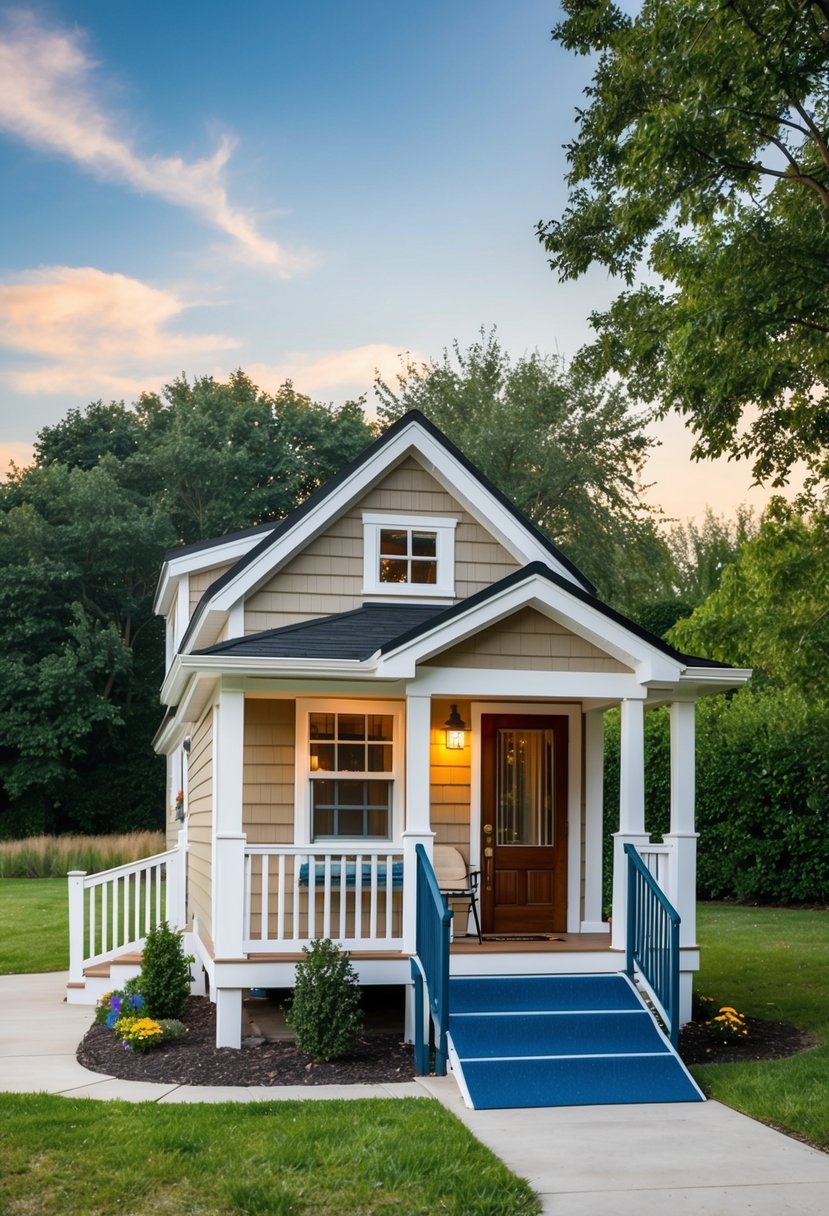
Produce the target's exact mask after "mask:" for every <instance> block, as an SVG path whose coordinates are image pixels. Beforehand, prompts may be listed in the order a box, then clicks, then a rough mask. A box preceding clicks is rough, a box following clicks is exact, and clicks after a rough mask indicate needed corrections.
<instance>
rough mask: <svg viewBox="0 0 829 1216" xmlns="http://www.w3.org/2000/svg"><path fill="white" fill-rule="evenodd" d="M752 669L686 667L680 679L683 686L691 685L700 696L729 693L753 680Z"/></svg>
mask: <svg viewBox="0 0 829 1216" xmlns="http://www.w3.org/2000/svg"><path fill="white" fill-rule="evenodd" d="M753 670H754V669H753V668H751V667H731V668H728V667H725V668H723V667H686V668H685V670H684V671H683V673H682V675H681V677H680V684H681V685H690V686H692V687H693V688H694V690H695V691H696V692H697V694H698V695H699V696H705V694H706V693H709V692H728V690H729V689H732V688H742V686H743V685H744V684H747V683H748V681H749V680H750V679H751V676H752V672H753Z"/></svg>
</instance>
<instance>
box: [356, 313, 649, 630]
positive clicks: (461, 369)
mask: <svg viewBox="0 0 829 1216" xmlns="http://www.w3.org/2000/svg"><path fill="white" fill-rule="evenodd" d="M375 391H376V392H377V395H378V397H379V400H380V405H379V407H378V411H377V413H378V417H379V418H380V419H381V420H382V421H383V422H384V423H387V424H388V423H391V422H393V421H394V420H395V419H397V418H399V417H400V416H401V415H402V414H404V413H405V412H406V411H407V410H409V409H418V410H420V411H421V412H422V413H424V414H425V415H426V416H427V417H428V418H430V419H431V420H432V421H433V422H434V423H436V425H437V426H439V427H440V429H441V430H442V431H444V433H445V434H446V435H448V437H449V438H450V439H451V440H452V441H453V442H454V443H456V444H457V445H458V447H459V448H460V449H461V450H462V451H463V453H464V455H466V456H468V457H469V459H470V460H471V461H472V462H473V463H474V464H475V465H477V467H478V468H479V469H480V470H481V471H482V472H483V473H485V474H486V475H487V477H489V478H490V480H491V481H493V482H494V483H495V485H496V486H497V487H498V488H499V489H500V490H502V491H503V492H504V493H506V494H507V495H508V497H510V498H511V499H512V500H513V501H514V502H515V503H516V505H517V506H518V507H520V509H521V510H522V511H524V512H525V513H526V514H527V515H528V516H529V517H530V519H531V520H533V522H534V523H536V524H538V526H539V527H541V528H543V529H544V531H545V532H546V533H547V534H548V535H549V536H551V537H552V539H553V540H554V541H555V542H556V543H557V544H559V545H561V547H562V549H563V550H564V552H565V553H566V554H567V556H568V557H570V558H571V559H572V560H573V561H574V562H575V563H576V564H577V565H578V566H579V568H580V569H582V570H583V571H584V573H585V574H586V575H587V576H588V578H590V579H591V580H592V581H594V582H595V583H597V585H599V586H600V588H601V590H602V593H603V594H604V595H605V596H606V597H607V598H610V599H612V600H613V601H614V602H615V603H616V604H617V606H619V607H625V606H626V605H629V604H630V603H634V602H636V600H637V599H638V598H641V595H642V593H643V590H644V587H645V586H646V585H647V583H648V581H649V579H650V578H651V577H652V575H653V570H654V569H655V568H656V567H657V566H658V565H659V564H660V563H662V562H664V561H665V560H666V550H665V547H664V543H663V542H662V541H661V539H660V537H659V536H658V533H657V531H656V528H655V526H654V522H653V520H654V516H655V511H654V510H653V509H652V508H650V507H648V506H647V505H646V504H645V503H644V502H643V500H642V498H641V490H642V486H641V472H642V467H643V465H644V462H645V459H646V457H647V454H648V451H649V449H650V446H651V442H652V441H651V440H650V439H649V438H648V437H647V435H646V434H645V433H644V431H643V426H644V423H645V418H644V416H642V415H641V414H636V413H634V412H632V411H631V409H630V406H629V402H628V400H627V398H626V396H625V394H624V393H623V392H622V391H621V390H620V389H618V388H615V387H613V386H612V385H607V384H601V385H596V384H594V383H592V382H589V381H588V380H587V379H586V378H585V377H584V376H582V375H580V374H579V373H578V372H576V371H574V370H572V369H569V368H566V367H565V366H564V365H563V363H562V361H561V360H559V359H557V358H553V357H549V356H548V357H544V356H541V355H539V354H537V353H534V354H531V355H525V356H524V357H523V358H520V359H517V360H515V361H513V360H511V359H510V357H509V355H508V354H507V352H506V351H504V349H503V348H502V347H501V345H500V343H499V342H498V340H497V337H496V335H495V333H494V332H491V333H489V334H485V333H484V332H483V331H482V333H481V338H480V341H477V342H473V343H472V345H471V346H470V347H469V349H468V350H462V349H461V347H460V346H459V344H458V343H457V342H455V343H454V345H453V347H452V350H451V352H450V351H448V350H446V351H444V353H443V357H442V359H440V360H432V362H430V363H423V364H419V365H418V364H414V363H412V362H411V361H409V362H405V361H404V362H403V365H402V368H401V372H400V374H399V376H398V377H397V385H396V387H394V388H392V387H390V386H389V385H388V384H386V383H385V382H383V381H382V380H379V379H378V381H377V382H376V384H375Z"/></svg>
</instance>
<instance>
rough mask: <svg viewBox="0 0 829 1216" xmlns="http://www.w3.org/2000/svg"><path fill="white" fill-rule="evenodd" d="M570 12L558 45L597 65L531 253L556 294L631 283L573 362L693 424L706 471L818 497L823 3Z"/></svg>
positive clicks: (824, 375)
mask: <svg viewBox="0 0 829 1216" xmlns="http://www.w3.org/2000/svg"><path fill="white" fill-rule="evenodd" d="M563 8H564V10H565V13H566V18H565V20H564V21H563V22H562V23H561V24H560V25H559V26H558V27H557V28H556V29H555V30H554V31H553V37H554V38H555V39H556V40H557V41H558V42H559V43H560V44H561V45H562V46H563V47H565V48H567V49H568V50H572V51H576V52H577V53H579V54H583V55H588V54H596V55H598V63H597V66H596V69H595V73H594V76H593V81H592V84H591V85H590V87H589V88H588V89H587V90H586V92H587V96H588V99H589V100H588V105H587V107H586V108H585V109H584V110H579V111H577V124H578V131H577V136H576V138H575V139H574V140H573V141H572V142H571V143H570V144H569V145H568V147H567V158H568V162H569V172H568V175H567V184H568V186H569V187H570V196H569V200H568V205H567V207H566V209H565V211H564V214H563V216H562V218H561V219H558V220H552V221H550V222H548V223H542V224H539V228H538V231H539V236H540V239H541V241H542V243H543V244H544V247H545V248H546V250H547V251H548V253H549V254H550V264H551V266H552V267H553V268H554V269H555V270H557V272H558V274H559V276H560V278H561V279H572V278H577V277H578V276H580V275H582V274H583V273H584V272H585V271H586V270H587V269H588V268H589V267H590V266H591V265H594V264H596V263H598V264H599V265H602V266H604V267H606V268H607V269H608V270H609V271H610V272H611V273H612V274H613V275H617V276H619V277H620V278H621V279H622V280H623V281H624V284H625V287H624V289H623V290H622V291H621V292H620V294H619V296H618V297H617V299H616V300H615V302H614V303H613V304H612V305H611V307H610V308H609V309H608V310H607V311H605V312H596V313H594V314H593V315H592V316H591V324H592V325H593V327H594V329H595V330H596V331H597V335H598V337H597V340H596V341H595V343H593V345H592V346H590V347H587V348H585V349H584V350H583V351H582V352H580V354H579V356H578V357H577V362H578V364H579V365H580V366H581V367H582V368H583V369H585V370H587V371H588V372H589V374H591V375H592V376H594V377H600V376H603V375H605V374H606V373H607V372H608V371H615V372H617V373H619V374H620V375H621V376H622V377H623V379H624V381H625V382H626V384H627V386H628V388H629V390H630V392H631V393H632V394H633V395H634V396H635V397H636V398H637V399H639V400H641V401H644V402H652V403H657V404H658V406H659V408H660V409H661V410H662V411H664V412H667V411H669V410H671V409H674V410H678V411H679V412H681V413H683V414H685V415H686V416H687V418H688V421H689V425H690V426H691V428H692V429H693V430H694V431H695V432H696V435H697V442H696V445H695V449H694V450H695V454H696V456H698V457H701V456H702V457H704V456H719V455H722V454H724V453H729V454H731V455H733V456H737V457H741V456H744V457H750V458H751V459H752V460H753V467H754V474H755V476H756V477H757V478H758V479H761V480H763V479H767V478H774V479H775V484H782V483H783V482H784V481H785V479H786V476H787V474H788V473H789V471H790V470H791V467H792V465H793V463H794V462H795V461H797V460H804V461H805V462H806V463H807V465H808V468H809V470H810V472H811V475H812V477H813V479H814V480H818V479H825V478H826V477H827V476H829V395H827V393H826V387H827V384H829V86H827V64H829V0H764V3H762V4H758V3H753V2H752V0H645V3H644V4H643V5H642V7H641V10H640V12H639V15H638V16H636V17H629V16H627V15H626V14H625V13H624V12H623V11H622V10H621V8H619V7H618V6H617V5H616V4H614V3H612V0H563Z"/></svg>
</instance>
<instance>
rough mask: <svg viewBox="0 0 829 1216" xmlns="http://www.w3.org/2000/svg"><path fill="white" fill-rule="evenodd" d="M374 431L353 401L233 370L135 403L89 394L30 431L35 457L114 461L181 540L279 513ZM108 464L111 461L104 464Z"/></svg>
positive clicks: (45, 461)
mask: <svg viewBox="0 0 829 1216" xmlns="http://www.w3.org/2000/svg"><path fill="white" fill-rule="evenodd" d="M372 437H373V431H372V428H371V426H370V425H369V424H368V423H367V422H366V419H365V417H364V416H363V411H362V405H361V403H360V402H347V403H346V404H345V405H344V406H342V407H341V408H340V409H333V408H331V407H328V406H325V405H320V404H317V403H315V402H312V401H311V400H310V398H308V397H306V396H304V395H303V394H301V393H298V392H296V391H295V390H294V388H293V386H292V385H291V384H290V383H286V384H284V385H282V387H281V388H280V389H278V390H277V392H276V393H275V394H273V395H272V394H269V393H265V392H263V391H262V390H261V389H259V388H257V386H256V385H255V384H254V383H253V382H252V381H251V380H250V379H249V378H248V377H247V376H246V375H245V373H244V372H243V371H241V370H239V371H236V372H234V373H233V375H231V376H230V378H229V380H228V381H227V382H226V383H224V382H221V381H217V380H214V379H213V377H212V376H202V377H198V378H197V379H196V380H194V382H193V383H192V384H191V383H189V382H188V380H187V379H186V378H185V377H180V378H179V379H178V380H175V381H174V382H173V383H172V384H169V385H167V387H166V388H165V389H164V392H163V394H161V395H158V394H152V393H145V394H143V395H142V397H141V398H140V399H139V401H138V402H137V403H136V405H135V407H134V408H132V409H128V408H127V407H126V406H124V405H123V403H117V402H112V403H110V404H109V405H107V406H104V405H102V403H101V402H96V403H94V404H93V405H91V406H89V407H88V408H87V410H86V411H85V412H83V413H81V412H80V411H79V410H73V411H70V413H69V414H68V415H67V417H66V418H65V419H64V420H63V421H62V422H60V423H58V424H57V426H54V427H46V428H45V429H44V430H42V431H41V432H40V434H39V436H38V442H37V444H36V445H35V457H36V460H37V462H38V463H39V464H40V465H44V466H47V465H51V464H53V463H61V464H65V465H67V466H68V467H70V468H76V467H77V468H87V469H88V468H92V467H94V466H95V465H96V464H98V463H100V462H101V461H103V460H105V459H107V458H109V459H110V460H112V461H115V462H117V473H116V474H115V475H117V476H118V478H119V480H120V482H121V484H122V485H123V486H124V487H125V488H127V489H130V490H131V491H133V492H134V493H136V494H140V495H142V496H144V497H146V498H149V499H152V500H153V501H154V502H155V503H156V504H157V505H158V507H159V508H160V509H161V510H163V511H164V513H165V514H166V515H167V516H168V517H169V518H170V520H171V521H172V523H173V527H174V528H175V531H176V534H177V536H178V539H179V540H180V541H182V542H184V543H188V542H192V541H196V540H203V539H205V538H206V537H210V536H219V535H221V534H222V533H224V532H229V531H233V530H234V529H237V528H244V527H248V526H250V525H251V524H257V523H262V522H264V521H265V520H268V519H281V518H282V516H284V515H286V514H287V513H288V512H289V511H291V510H293V508H294V507H296V506H298V505H299V503H301V502H302V501H303V500H304V499H306V498H307V497H308V495H309V494H311V493H312V492H313V491H314V490H315V489H316V488H317V486H319V485H321V484H322V482H324V481H326V480H327V479H328V478H329V477H331V476H333V475H334V474H335V473H336V472H338V471H339V469H340V468H341V467H342V465H343V464H345V463H346V462H347V461H349V460H351V459H352V458H353V457H354V456H356V455H357V454H358V452H360V451H361V450H362V449H363V448H364V447H365V446H366V444H367V443H368V442H369V440H370V439H371V438H372ZM108 467H112V465H110V466H108Z"/></svg>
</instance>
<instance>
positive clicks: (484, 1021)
mask: <svg viewBox="0 0 829 1216" xmlns="http://www.w3.org/2000/svg"><path fill="white" fill-rule="evenodd" d="M450 1010H451V1012H450V1015H449V1043H450V1060H451V1062H452V1069H453V1071H454V1073H455V1076H456V1078H457V1081H458V1084H459V1085H460V1088H461V1091H462V1093H463V1094H464V1098H465V1099H466V1101H467V1102H468V1103H469V1105H470V1106H472V1107H473V1108H474V1109H475V1110H497V1109H503V1108H507V1107H530V1106H593V1105H616V1104H619V1103H626V1102H701V1101H703V1096H702V1093H701V1091H700V1090H699V1088H698V1087H697V1085H696V1082H695V1081H694V1080H693V1078H692V1077H691V1075H690V1073H689V1072H688V1070H687V1069H686V1067H685V1065H684V1064H683V1063H682V1061H681V1060H680V1058H679V1056H678V1055H677V1053H676V1052H675V1051H674V1049H673V1048H672V1047H671V1045H670V1043H669V1042H668V1040H667V1038H666V1037H665V1036H664V1034H663V1033H662V1031H661V1030H660V1029H659V1028H658V1026H657V1024H656V1021H655V1019H654V1018H653V1016H652V1014H651V1013H650V1011H649V1010H648V1008H647V1006H646V1005H645V1004H644V1002H643V1001H642V998H641V997H640V995H639V993H638V992H637V991H636V989H635V988H634V986H633V984H632V983H631V982H630V980H629V979H628V978H627V976H625V975H573V976H549V975H548V976H502V977H489V976H486V977H484V976H481V977H473V976H470V977H457V978H454V979H452V980H451V981H450Z"/></svg>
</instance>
